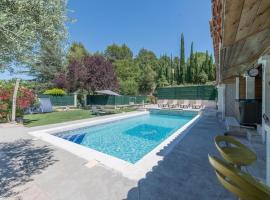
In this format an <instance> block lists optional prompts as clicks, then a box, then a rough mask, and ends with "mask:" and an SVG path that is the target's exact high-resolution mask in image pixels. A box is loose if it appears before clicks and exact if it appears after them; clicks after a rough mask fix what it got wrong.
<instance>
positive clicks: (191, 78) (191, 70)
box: [186, 42, 194, 83]
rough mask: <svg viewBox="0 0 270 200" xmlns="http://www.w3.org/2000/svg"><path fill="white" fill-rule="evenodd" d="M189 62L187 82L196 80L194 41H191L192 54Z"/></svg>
mask: <svg viewBox="0 0 270 200" xmlns="http://www.w3.org/2000/svg"><path fill="white" fill-rule="evenodd" d="M188 60H189V62H188V63H189V64H188V65H187V75H186V76H187V78H186V79H187V82H188V83H193V82H194V55H193V42H192V43H191V48H190V56H189V59H188Z"/></svg>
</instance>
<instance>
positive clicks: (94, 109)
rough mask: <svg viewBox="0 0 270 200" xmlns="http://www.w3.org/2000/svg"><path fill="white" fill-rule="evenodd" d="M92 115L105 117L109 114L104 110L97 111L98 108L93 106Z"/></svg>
mask: <svg viewBox="0 0 270 200" xmlns="http://www.w3.org/2000/svg"><path fill="white" fill-rule="evenodd" d="M91 109H92V113H93V114H94V115H105V114H107V112H105V111H103V110H100V109H97V107H96V106H92V108H91Z"/></svg>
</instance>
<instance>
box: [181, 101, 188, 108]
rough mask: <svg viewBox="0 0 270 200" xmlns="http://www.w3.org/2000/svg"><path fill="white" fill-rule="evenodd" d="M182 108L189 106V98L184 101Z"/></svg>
mask: <svg viewBox="0 0 270 200" xmlns="http://www.w3.org/2000/svg"><path fill="white" fill-rule="evenodd" d="M180 108H189V100H184V103H182V104H180Z"/></svg>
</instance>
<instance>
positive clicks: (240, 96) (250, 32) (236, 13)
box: [210, 0, 270, 185]
mask: <svg viewBox="0 0 270 200" xmlns="http://www.w3.org/2000/svg"><path fill="white" fill-rule="evenodd" d="M212 13H213V17H212V20H211V21H210V29H211V35H212V38H213V45H214V54H215V64H216V67H217V70H216V72H217V74H216V77H217V79H216V83H217V88H218V109H219V112H220V113H221V114H222V118H223V119H224V118H226V117H234V118H235V119H236V120H237V121H238V122H239V123H241V124H244V125H249V124H253V125H254V124H256V125H257V127H258V129H257V130H260V131H259V132H261V136H262V140H263V141H264V142H266V146H267V156H266V157H267V158H266V159H267V184H268V185H270V121H269V119H270V1H269V0H237V1H235V0H212Z"/></svg>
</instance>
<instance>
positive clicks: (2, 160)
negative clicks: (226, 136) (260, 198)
mask: <svg viewBox="0 0 270 200" xmlns="http://www.w3.org/2000/svg"><path fill="white" fill-rule="evenodd" d="M53 126H55V125H53ZM46 127H50V126H46ZM34 129H35V130H36V129H37V128H34ZM34 129H33V128H31V129H29V128H24V127H10V128H0V183H1V184H0V185H1V187H0V199H23V200H34V199H39V200H48V199H50V200H62V199H63V200H64V199H65V200H73V199H76V200H84V199H85V200H86V199H87V200H88V199H91V200H95V199H98V200H103V199H104V200H105V199H106V200H107V199H109V200H114V199H115V200H118V199H128V200H138V199H141V200H148V199H153V200H159V199H160V200H163V199H164V200H168V199H179V200H180V199H183V200H189V199H196V200H197V199H200V200H202V199H207V200H211V199H213V200H217V199H226V200H227V199H235V198H234V197H232V196H231V195H230V194H229V193H228V192H227V191H226V190H224V189H223V188H222V187H221V186H220V185H219V183H218V181H217V179H216V177H215V175H214V172H213V169H212V168H211V166H210V165H209V163H208V160H207V154H208V153H211V154H214V155H218V153H217V151H216V149H215V146H214V144H213V138H214V137H215V136H216V135H217V134H221V133H223V132H224V131H225V128H224V126H223V124H222V123H220V122H218V120H217V119H216V117H215V115H204V116H203V117H202V118H201V119H200V121H199V122H198V123H197V124H195V126H193V127H192V128H191V130H190V132H189V133H188V135H186V136H185V138H184V139H183V140H182V141H181V142H180V143H178V144H177V146H176V147H175V148H174V149H173V150H172V151H171V152H170V153H169V154H168V155H166V156H165V157H164V159H163V160H162V161H160V162H159V164H158V165H157V166H155V167H154V168H153V170H152V171H150V172H149V173H148V174H147V176H146V177H145V178H144V179H141V180H140V181H139V182H137V181H135V180H129V179H127V178H125V177H123V176H122V175H121V174H120V173H118V172H116V171H113V170H111V169H109V168H107V167H105V166H102V165H99V164H98V165H94V166H92V167H91V168H89V167H86V166H85V164H87V161H86V160H83V159H81V158H79V157H77V156H75V155H73V154H71V153H68V152H66V151H64V150H62V149H59V148H57V147H54V146H52V145H50V144H48V143H46V142H43V141H40V140H36V139H34V138H32V137H31V136H29V135H28V134H27V132H28V131H30V130H34ZM242 141H243V142H245V143H247V142H246V141H245V140H242ZM247 144H248V143H247ZM248 145H250V144H248ZM250 147H251V148H253V149H254V150H255V151H256V152H257V154H258V157H259V159H258V161H257V163H256V164H255V165H254V166H252V167H249V169H248V170H249V172H250V173H252V174H253V175H255V176H257V177H260V178H261V179H264V177H265V146H264V145H261V144H252V145H250ZM167 148H170V146H168V147H166V148H165V149H163V150H162V151H161V152H159V154H160V155H163V154H164V152H165V151H166V149H167Z"/></svg>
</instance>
